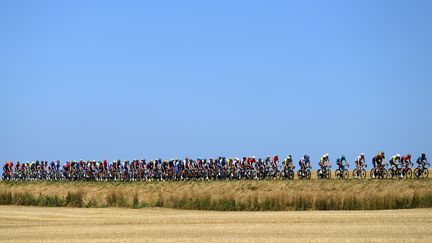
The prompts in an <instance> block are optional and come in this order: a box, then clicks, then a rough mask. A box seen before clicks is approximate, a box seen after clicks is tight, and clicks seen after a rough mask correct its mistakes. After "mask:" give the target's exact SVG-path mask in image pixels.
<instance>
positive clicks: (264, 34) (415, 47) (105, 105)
mask: <svg viewBox="0 0 432 243" xmlns="http://www.w3.org/2000/svg"><path fill="white" fill-rule="evenodd" d="M431 11H432V2H431V1H384V0H382V1H214V2H209V1H1V3H0V36H1V38H0V53H1V54H0V99H1V102H0V110H1V113H0V137H1V139H0V161H2V162H3V161H5V160H14V161H16V160H21V161H25V160H36V159H39V160H55V159H61V160H68V159H81V158H83V159H110V160H112V159H117V158H120V159H133V158H141V157H145V158H147V159H153V158H156V157H162V158H171V157H174V156H179V157H184V156H190V157H210V156H218V155H225V156H243V155H256V156H266V155H273V154H279V155H280V156H285V155H287V154H292V155H293V156H294V158H295V159H296V160H298V159H299V157H300V156H301V155H303V154H305V153H307V154H310V155H311V157H312V160H313V161H314V162H315V164H316V161H317V160H318V159H319V156H320V155H322V154H323V153H326V152H327V153H329V154H330V157H331V159H332V158H333V159H334V158H335V157H336V156H338V155H340V154H345V155H347V156H348V157H349V159H350V160H351V161H352V160H353V158H354V157H355V156H356V155H358V154H359V153H361V152H365V153H366V155H367V157H368V160H369V161H370V158H371V157H372V156H373V155H374V154H375V153H376V152H378V151H381V150H384V151H386V153H387V154H394V153H408V152H410V153H412V154H415V155H417V154H418V153H421V152H426V153H431V152H432V146H431V145H432V143H431V138H432V129H431V126H430V124H431V123H430V121H431V120H432V109H431V103H432V102H431V98H430V93H431V91H432V58H431V57H432V45H431V43H432V28H431V24H432V15H431V14H430V13H431Z"/></svg>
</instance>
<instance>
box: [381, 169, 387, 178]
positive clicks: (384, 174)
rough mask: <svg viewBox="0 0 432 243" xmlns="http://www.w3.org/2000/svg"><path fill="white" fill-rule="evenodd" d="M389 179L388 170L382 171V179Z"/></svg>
mask: <svg viewBox="0 0 432 243" xmlns="http://www.w3.org/2000/svg"><path fill="white" fill-rule="evenodd" d="M387 177H388V172H387V170H386V169H383V170H382V173H381V178H382V179H387Z"/></svg>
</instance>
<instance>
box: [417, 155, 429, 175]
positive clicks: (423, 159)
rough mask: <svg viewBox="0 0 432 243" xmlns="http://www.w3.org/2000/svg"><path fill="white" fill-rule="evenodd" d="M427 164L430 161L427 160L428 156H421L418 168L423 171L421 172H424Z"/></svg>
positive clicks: (418, 160)
mask: <svg viewBox="0 0 432 243" xmlns="http://www.w3.org/2000/svg"><path fill="white" fill-rule="evenodd" d="M427 163H428V160H427V158H426V154H425V153H422V154H421V156H420V157H418V158H417V166H418V167H419V168H420V169H421V170H420V171H423V169H424V168H425V166H426V164H427Z"/></svg>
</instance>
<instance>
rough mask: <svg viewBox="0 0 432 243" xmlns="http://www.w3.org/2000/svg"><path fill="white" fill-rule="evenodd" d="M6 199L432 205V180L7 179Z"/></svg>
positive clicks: (75, 203)
mask: <svg viewBox="0 0 432 243" xmlns="http://www.w3.org/2000/svg"><path fill="white" fill-rule="evenodd" d="M0 204H1V205H25V206H50V207H63V206H66V207H93V208H98V207H102V208H104V207H128V208H148V207H163V208H173V209H191V210H194V209H198V210H217V211H281V210H283V211H292V210H380V209H410V208H432V180H431V179H426V180H347V181H345V180H344V181H339V180H328V181H327V180H324V181H320V180H311V181H300V180H294V181H279V180H276V181H211V182H208V181H190V182H183V181H179V182H172V181H171V182H163V181H162V182H133V183H127V182H1V183H0Z"/></svg>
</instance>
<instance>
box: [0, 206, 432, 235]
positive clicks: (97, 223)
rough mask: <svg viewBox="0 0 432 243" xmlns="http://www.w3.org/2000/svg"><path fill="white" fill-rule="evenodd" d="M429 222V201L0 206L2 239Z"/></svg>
mask: <svg viewBox="0 0 432 243" xmlns="http://www.w3.org/2000/svg"><path fill="white" fill-rule="evenodd" d="M431 227H432V210H431V209H410V210H383V211H304V212H215V211H194V210H173V209H123V208H47V207H21V206H0V235H1V236H0V239H1V241H2V242H71V241H72V242H83V241H85V242H87V241H94V242H107V241H168V242H203V241H210V242H226V241H248V242H266V241H279V242H286V241H292V242H298V241H299V240H302V241H306V242H311V241H315V242H316V239H317V238H318V239H319V240H320V241H321V242H340V241H345V242H346V241H351V242H370V241H386V242H387V241H394V242H400V241H411V242H430V241H431V240H432V232H431V231H430V229H431Z"/></svg>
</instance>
